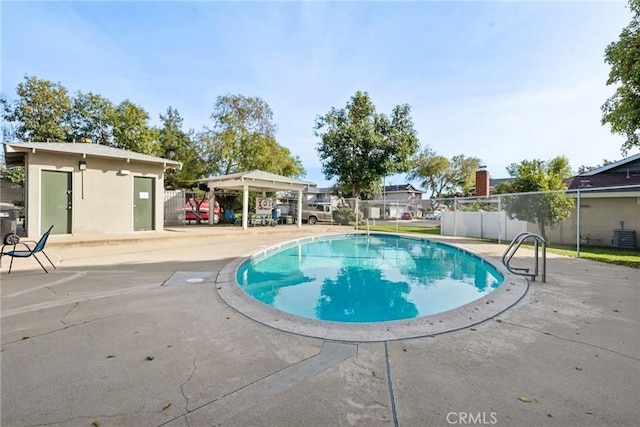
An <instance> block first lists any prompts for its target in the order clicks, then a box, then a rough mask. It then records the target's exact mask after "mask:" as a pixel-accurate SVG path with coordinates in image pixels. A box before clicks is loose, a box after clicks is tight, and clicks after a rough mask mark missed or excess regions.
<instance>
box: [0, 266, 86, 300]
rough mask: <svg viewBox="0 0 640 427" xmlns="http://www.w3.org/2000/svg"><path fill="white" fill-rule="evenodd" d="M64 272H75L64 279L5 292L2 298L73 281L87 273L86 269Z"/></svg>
mask: <svg viewBox="0 0 640 427" xmlns="http://www.w3.org/2000/svg"><path fill="white" fill-rule="evenodd" d="M64 273H75V274H73V275H71V276H69V277H65V278H64V279H60V280H56V281H55V282H53V283H46V284H44V285H40V286H34V287H33V288H29V289H23V290H21V291H17V292H13V293H11V294H7V295H5V296H4V298H12V297H17V296H19V295H23V294H28V293H29V292H33V291H37V290H40V289H43V288H47V289H49V288H51V287H53V286H57V285H63V284H65V283H69V282H73V281H74V280H77V279H80V278H82V277H84V276H86V275H87V272H86V271H65V272H64ZM54 274H55V273H54ZM58 274H62V272H59V273H58ZM49 290H50V291H51V292H53V293H54V294H55V292H54V291H53V290H52V289H49Z"/></svg>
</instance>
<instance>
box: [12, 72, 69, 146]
mask: <svg viewBox="0 0 640 427" xmlns="http://www.w3.org/2000/svg"><path fill="white" fill-rule="evenodd" d="M16 92H17V95H18V99H17V100H16V101H15V102H14V103H13V105H9V104H8V103H7V102H6V100H5V101H4V104H5V105H4V107H5V108H4V109H3V113H2V114H3V119H4V120H6V121H7V122H14V123H16V127H15V129H14V134H15V135H14V136H15V137H16V138H18V139H20V140H23V141H39V142H46V141H58V142H59V141H64V140H65V139H66V137H67V134H68V131H69V122H68V118H69V114H70V111H71V99H70V98H69V95H68V94H67V89H66V88H65V87H64V86H62V85H61V84H60V83H53V82H51V81H49V80H40V79H38V78H37V77H29V76H25V77H24V81H23V82H21V83H19V84H18V87H17V88H16Z"/></svg>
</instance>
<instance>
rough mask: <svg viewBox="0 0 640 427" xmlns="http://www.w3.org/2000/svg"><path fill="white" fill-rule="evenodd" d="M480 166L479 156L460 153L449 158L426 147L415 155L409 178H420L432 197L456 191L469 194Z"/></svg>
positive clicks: (437, 197) (440, 196) (436, 197)
mask: <svg viewBox="0 0 640 427" xmlns="http://www.w3.org/2000/svg"><path fill="white" fill-rule="evenodd" d="M479 166H480V159H478V158H477V157H466V156H464V155H462V154H459V155H457V156H453V157H452V158H451V160H449V159H447V158H446V157H444V156H440V155H437V154H436V153H435V151H433V150H432V149H431V148H429V147H426V148H425V149H424V150H423V151H421V152H420V153H419V154H418V155H417V156H415V157H414V159H413V168H412V169H411V171H410V172H409V174H408V178H409V179H410V180H414V179H417V180H420V181H421V183H420V185H421V186H422V187H423V188H426V189H429V190H430V192H431V194H430V196H429V198H431V199H434V198H435V199H439V198H442V197H445V196H446V195H448V194H455V193H461V194H463V195H469V194H471V187H473V186H474V185H475V172H476V170H478V167H479Z"/></svg>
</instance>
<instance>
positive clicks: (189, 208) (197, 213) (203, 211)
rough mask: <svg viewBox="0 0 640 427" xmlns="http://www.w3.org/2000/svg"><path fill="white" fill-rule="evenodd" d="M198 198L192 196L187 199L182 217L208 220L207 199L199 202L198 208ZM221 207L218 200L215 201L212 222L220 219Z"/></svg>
mask: <svg viewBox="0 0 640 427" xmlns="http://www.w3.org/2000/svg"><path fill="white" fill-rule="evenodd" d="M198 202H199V201H198V200H196V199H194V198H193V197H191V198H189V200H187V203H185V205H184V219H185V220H186V221H189V222H191V221H209V200H207V199H204V200H202V201H201V202H200V208H198ZM220 215H221V209H220V204H219V203H218V201H216V202H215V212H214V215H213V222H214V224H217V223H218V221H220Z"/></svg>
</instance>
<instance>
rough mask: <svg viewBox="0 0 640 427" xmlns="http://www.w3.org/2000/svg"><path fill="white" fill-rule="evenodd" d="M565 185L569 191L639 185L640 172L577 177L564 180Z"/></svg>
mask: <svg viewBox="0 0 640 427" xmlns="http://www.w3.org/2000/svg"><path fill="white" fill-rule="evenodd" d="M564 182H565V184H566V185H567V188H568V189H570V190H574V189H578V188H606V187H622V186H628V185H640V172H636V173H631V172H629V173H627V172H614V173H601V174H598V175H578V176H574V177H571V178H568V179H566V180H565V181H564Z"/></svg>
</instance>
